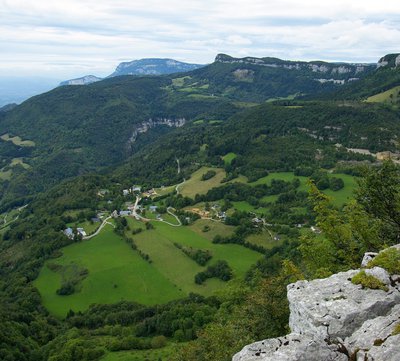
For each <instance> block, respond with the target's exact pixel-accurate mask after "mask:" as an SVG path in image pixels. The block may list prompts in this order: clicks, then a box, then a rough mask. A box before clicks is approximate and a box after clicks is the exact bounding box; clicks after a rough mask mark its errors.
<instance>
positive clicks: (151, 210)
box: [149, 206, 158, 213]
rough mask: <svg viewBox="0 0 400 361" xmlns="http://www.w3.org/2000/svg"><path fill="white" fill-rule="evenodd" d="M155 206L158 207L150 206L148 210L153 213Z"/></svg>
mask: <svg viewBox="0 0 400 361" xmlns="http://www.w3.org/2000/svg"><path fill="white" fill-rule="evenodd" d="M157 208H158V207H157V206H150V207H149V210H150V212H153V213H154V212H155V211H156V210H157Z"/></svg>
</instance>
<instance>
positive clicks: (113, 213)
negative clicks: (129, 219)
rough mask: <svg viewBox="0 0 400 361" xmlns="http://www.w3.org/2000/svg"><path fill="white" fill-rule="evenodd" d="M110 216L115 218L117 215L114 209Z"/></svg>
mask: <svg viewBox="0 0 400 361" xmlns="http://www.w3.org/2000/svg"><path fill="white" fill-rule="evenodd" d="M111 216H112V217H113V218H117V217H118V212H117V210H115V211H114V212H112V213H111Z"/></svg>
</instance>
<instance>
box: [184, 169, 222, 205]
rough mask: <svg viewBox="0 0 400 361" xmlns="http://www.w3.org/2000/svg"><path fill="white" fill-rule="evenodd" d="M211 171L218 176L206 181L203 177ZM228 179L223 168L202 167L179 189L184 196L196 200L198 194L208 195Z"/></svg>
mask: <svg viewBox="0 0 400 361" xmlns="http://www.w3.org/2000/svg"><path fill="white" fill-rule="evenodd" d="M209 170H214V171H215V172H216V175H215V176H214V177H212V178H210V179H208V180H206V181H202V180H201V177H202V175H203V174H205V173H207V171H209ZM225 177H226V173H225V171H224V170H223V169H221V168H210V167H201V168H200V169H198V170H197V171H195V172H194V173H193V174H192V176H191V178H190V179H189V180H187V181H186V182H185V183H184V184H182V185H181V186H180V187H179V192H180V193H181V194H182V195H183V196H187V197H191V198H194V196H195V195H196V194H206V193H207V192H208V191H209V190H210V189H211V188H214V187H218V186H219V185H221V181H222V180H223V179H224V178H225Z"/></svg>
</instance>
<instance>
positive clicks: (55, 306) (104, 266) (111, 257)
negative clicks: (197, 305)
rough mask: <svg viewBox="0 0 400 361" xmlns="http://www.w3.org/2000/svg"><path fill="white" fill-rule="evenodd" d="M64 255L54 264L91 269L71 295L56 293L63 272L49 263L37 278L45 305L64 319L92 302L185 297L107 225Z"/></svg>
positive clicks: (148, 301) (152, 301) (161, 300)
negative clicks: (68, 314) (50, 266)
mask: <svg viewBox="0 0 400 361" xmlns="http://www.w3.org/2000/svg"><path fill="white" fill-rule="evenodd" d="M62 252H63V255H62V256H61V257H59V258H57V259H51V260H50V262H51V263H55V264H59V265H63V266H67V265H73V264H76V265H79V266H81V267H85V268H86V269H88V271H89V274H88V276H87V277H86V278H85V279H84V280H83V281H82V282H81V289H80V291H79V292H76V293H74V294H72V295H69V296H59V295H57V294H56V291H57V289H59V288H60V285H61V275H60V274H59V273H57V272H54V271H51V270H50V269H49V268H48V262H46V264H45V265H44V267H43V268H42V270H41V272H40V274H39V277H38V278H37V279H36V280H35V281H34V285H35V286H36V287H37V288H38V290H39V292H40V295H41V297H42V302H43V305H44V306H45V307H46V308H47V309H48V310H49V311H50V313H52V314H53V315H55V316H57V317H59V318H63V317H65V315H66V314H67V312H68V311H69V310H70V309H72V310H74V311H80V310H85V309H87V308H88V307H89V305H90V304H92V303H114V302H118V301H121V300H128V301H135V302H139V303H142V304H145V305H153V304H158V303H164V302H168V301H170V300H173V299H177V298H180V297H183V296H184V295H185V294H184V293H183V292H182V291H179V290H178V288H177V287H175V286H174V285H173V284H172V282H170V281H169V280H168V279H167V278H166V276H165V275H164V274H162V273H160V272H159V271H158V270H157V269H156V268H155V267H153V266H152V265H151V264H149V263H148V262H146V261H145V260H143V259H142V258H141V257H140V256H139V254H138V253H137V252H135V251H133V250H132V249H131V247H130V246H129V245H128V244H127V243H126V242H124V241H123V240H122V239H121V238H120V237H118V236H117V235H116V234H115V233H114V232H113V229H112V227H111V226H109V225H107V226H106V227H105V228H104V229H103V231H102V232H101V233H100V234H99V235H98V236H96V237H94V238H92V239H90V240H88V241H82V242H79V243H74V244H72V245H70V246H67V247H65V248H63V249H62Z"/></svg>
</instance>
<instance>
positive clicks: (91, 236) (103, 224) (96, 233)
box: [82, 216, 114, 239]
mask: <svg viewBox="0 0 400 361" xmlns="http://www.w3.org/2000/svg"><path fill="white" fill-rule="evenodd" d="M111 218H112V216H108V217H107V218H106V219H105V220H104V221H103V223H102V224H100V227H99V228H97V230H96V232H94V233H92V234H90V235H89V236H84V237H82V239H90V238H93V237H95V236H97V235H98V234H99V233H100V232H101V230H102V229H103V228H104V227H105V225H106V224H110V225H111V226H113V227H114V225H113V224H112V223H110V222H108V220H109V219H111Z"/></svg>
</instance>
